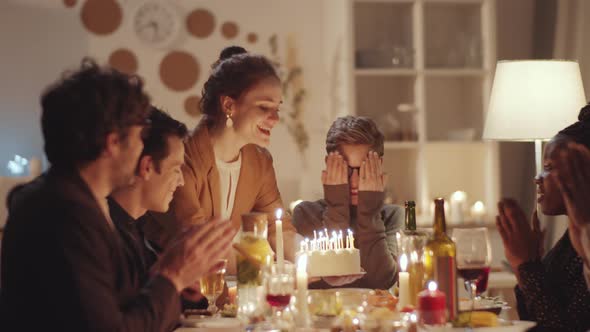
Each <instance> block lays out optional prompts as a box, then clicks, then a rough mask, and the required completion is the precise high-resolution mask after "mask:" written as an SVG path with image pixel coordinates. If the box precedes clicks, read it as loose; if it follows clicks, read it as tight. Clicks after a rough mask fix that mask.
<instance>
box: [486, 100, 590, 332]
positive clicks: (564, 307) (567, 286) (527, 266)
mask: <svg viewBox="0 0 590 332" xmlns="http://www.w3.org/2000/svg"><path fill="white" fill-rule="evenodd" d="M578 119H579V121H577V122H576V123H574V124H572V125H571V126H569V127H567V128H565V129H563V130H561V131H560V132H559V133H557V135H556V136H554V137H553V138H552V139H551V140H550V141H549V142H548V143H547V145H546V146H545V151H544V156H543V171H542V172H541V174H538V175H537V177H536V178H535V183H536V184H537V193H538V194H539V195H538V199H537V202H538V204H539V206H540V208H541V211H542V212H543V214H545V215H551V216H557V215H567V216H568V219H570V221H569V229H568V230H567V231H566V232H565V233H564V234H563V236H562V237H561V239H560V240H559V241H558V242H557V243H556V244H555V246H554V247H553V248H551V250H549V252H547V254H546V255H545V257H542V255H541V250H540V247H541V242H542V238H543V236H542V231H541V230H540V227H539V219H538V217H537V213H536V211H535V212H534V214H533V218H532V225H531V224H529V222H528V220H527V218H526V216H525V214H524V212H523V210H522V209H521V208H520V206H519V205H518V203H517V202H516V201H514V200H511V199H503V200H502V201H500V203H499V204H498V209H499V215H498V217H497V226H498V231H499V232H500V235H501V236H502V240H503V242H504V249H505V253H506V258H507V260H508V262H509V263H510V265H511V266H512V268H513V270H514V271H515V273H516V276H517V279H518V285H517V286H516V288H515V293H516V300H517V306H518V314H519V316H520V318H521V319H523V320H532V321H535V322H537V326H536V327H535V329H534V330H535V331H587V330H588V329H590V316H589V315H588V313H589V312H590V292H589V291H588V287H587V285H586V282H585V280H584V274H583V270H584V259H583V257H584V256H583V255H580V254H579V253H580V252H582V251H581V250H579V248H580V247H581V245H580V241H579V232H578V233H576V232H575V229H574V230H573V229H572V225H574V226H575V222H576V214H575V213H573V211H574V210H572V208H571V205H572V204H571V202H568V200H570V201H571V199H572V196H571V195H570V193H571V190H569V189H568V188H566V187H565V186H564V183H563V182H564V181H563V180H562V178H563V175H564V174H563V169H564V168H563V167H560V165H563V163H564V162H566V163H567V162H568V158H567V153H565V154H564V152H566V151H567V150H569V148H568V147H569V146H570V145H571V144H572V143H574V142H575V143H574V144H575V145H576V147H577V148H584V149H587V148H588V147H590V107H589V106H586V107H584V108H582V110H581V112H580V115H579V116H578ZM564 156H565V157H566V158H565V159H564V158H563V157H564ZM569 161H573V160H571V158H570V160H569ZM560 174H561V175H560ZM570 175H571V174H570ZM568 183H569V180H568ZM581 184H582V183H581ZM584 184H586V185H587V184H588V181H586V182H585V183H583V184H582V185H584ZM585 190H588V188H585ZM577 197H578V198H580V196H577ZM582 198H588V197H587V196H586V197H582ZM587 204H588V201H587V200H586V201H585V202H584V203H583V204H582V205H583V206H586V205H587ZM586 222H587V221H586Z"/></svg>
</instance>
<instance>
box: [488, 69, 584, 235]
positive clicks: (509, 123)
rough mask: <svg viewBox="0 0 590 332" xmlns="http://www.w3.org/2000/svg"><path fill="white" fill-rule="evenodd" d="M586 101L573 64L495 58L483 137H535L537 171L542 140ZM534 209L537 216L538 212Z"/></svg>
mask: <svg viewBox="0 0 590 332" xmlns="http://www.w3.org/2000/svg"><path fill="white" fill-rule="evenodd" d="M584 105H586V97H585V95H584V87H583V85H582V77H581V75H580V67H579V65H578V63H577V62H575V61H565V60H515V61H499V62H498V64H497V66H496V74H495V76H494V83H493V85H492V91H491V95H490V103H489V105H488V110H487V114H486V121H485V127H484V131H483V139H484V140H498V141H534V142H535V166H536V174H539V173H540V172H541V171H542V153H543V151H542V142H543V141H546V140H549V139H550V138H551V137H553V136H555V134H557V132H558V131H560V130H561V129H563V128H565V127H567V126H569V125H570V124H572V123H574V122H576V121H577V119H578V113H579V111H580V109H581V108H582V107H583V106H584ZM537 211H538V212H539V217H541V214H540V210H539V209H537ZM549 233H551V232H549ZM548 235H551V234H548Z"/></svg>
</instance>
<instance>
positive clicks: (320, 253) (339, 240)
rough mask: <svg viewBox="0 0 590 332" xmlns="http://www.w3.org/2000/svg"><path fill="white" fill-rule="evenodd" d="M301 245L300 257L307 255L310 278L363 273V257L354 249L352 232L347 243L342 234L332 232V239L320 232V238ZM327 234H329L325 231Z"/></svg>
mask: <svg viewBox="0 0 590 332" xmlns="http://www.w3.org/2000/svg"><path fill="white" fill-rule="evenodd" d="M315 234H316V233H315V232H314V239H313V240H311V241H310V240H308V239H306V240H305V241H303V242H302V243H301V251H300V252H299V254H300V255H307V273H308V274H309V276H310V277H329V276H345V275H354V274H359V273H361V255H360V252H359V250H358V249H356V248H355V247H354V238H353V236H352V232H350V231H349V232H348V236H347V237H346V243H345V242H344V238H343V237H342V232H340V233H339V234H337V233H336V232H332V237H328V236H325V235H324V233H322V232H320V233H319V234H320V236H319V238H318V237H317V235H315ZM325 234H328V232H327V231H325Z"/></svg>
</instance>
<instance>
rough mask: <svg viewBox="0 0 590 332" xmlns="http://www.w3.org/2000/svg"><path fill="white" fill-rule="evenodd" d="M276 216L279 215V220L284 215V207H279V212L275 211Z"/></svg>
mask: <svg viewBox="0 0 590 332" xmlns="http://www.w3.org/2000/svg"><path fill="white" fill-rule="evenodd" d="M275 216H276V217H277V220H280V219H281V217H282V216H283V210H282V209H277V212H276V213H275Z"/></svg>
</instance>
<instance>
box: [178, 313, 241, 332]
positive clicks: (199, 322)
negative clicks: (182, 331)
mask: <svg viewBox="0 0 590 332" xmlns="http://www.w3.org/2000/svg"><path fill="white" fill-rule="evenodd" d="M182 325H183V326H185V327H197V328H203V329H207V330H208V331H240V330H241V327H242V322H240V320H239V319H237V318H229V317H203V316H188V317H186V318H183V319H182Z"/></svg>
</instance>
